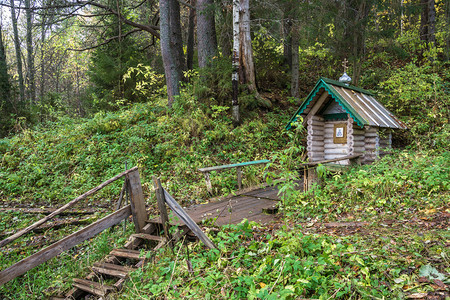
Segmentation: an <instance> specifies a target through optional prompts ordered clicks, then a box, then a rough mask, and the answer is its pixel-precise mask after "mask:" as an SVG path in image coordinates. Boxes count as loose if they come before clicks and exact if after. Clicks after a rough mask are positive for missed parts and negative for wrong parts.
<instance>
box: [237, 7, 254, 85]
mask: <svg viewBox="0 0 450 300" xmlns="http://www.w3.org/2000/svg"><path fill="white" fill-rule="evenodd" d="M240 4H241V7H240V16H239V17H240V18H239V19H240V22H239V25H240V30H239V34H240V51H239V62H240V68H241V69H240V72H239V73H240V75H241V78H240V81H241V83H244V84H247V87H248V89H249V90H250V92H257V88H256V79H255V66H254V64H253V49H252V38H251V34H250V0H240Z"/></svg>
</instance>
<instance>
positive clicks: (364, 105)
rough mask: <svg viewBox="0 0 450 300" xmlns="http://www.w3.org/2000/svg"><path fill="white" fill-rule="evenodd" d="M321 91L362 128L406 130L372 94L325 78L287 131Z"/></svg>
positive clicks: (294, 117)
mask: <svg viewBox="0 0 450 300" xmlns="http://www.w3.org/2000/svg"><path fill="white" fill-rule="evenodd" d="M320 89H324V90H325V91H326V92H328V94H329V95H330V96H331V97H332V98H333V99H334V100H335V101H336V102H337V103H338V104H339V105H340V106H341V107H342V108H343V109H344V110H345V111H346V112H347V113H348V114H349V115H350V116H351V117H352V118H353V120H354V121H355V122H356V123H357V124H358V125H359V126H360V127H363V126H364V125H370V126H378V127H388V128H402V129H406V126H405V125H404V124H403V123H402V122H401V121H399V120H398V119H397V118H396V117H395V116H394V115H393V114H392V113H391V112H389V111H388V110H387V109H386V108H384V107H383V106H382V105H381V104H380V103H378V102H377V101H376V100H375V98H374V97H373V96H374V95H373V94H372V93H371V92H369V91H366V90H364V89H361V88H358V87H355V86H352V85H348V86H347V85H345V84H344V83H342V82H339V81H336V80H331V79H328V78H323V77H322V78H320V79H319V81H318V82H317V83H316V85H315V87H314V89H313V90H312V91H311V92H310V93H309V95H308V97H306V99H305V101H303V103H302V104H301V105H300V107H299V108H298V110H297V111H296V112H295V114H294V115H293V116H292V118H291V120H290V121H289V123H288V124H287V125H286V129H288V130H289V129H290V128H291V124H292V123H293V122H295V121H296V120H297V119H298V117H299V116H300V115H301V114H302V113H303V112H304V111H305V109H306V108H307V106H308V105H309V104H310V103H311V101H313V99H314V98H315V97H316V95H317V93H318V92H319V90H320Z"/></svg>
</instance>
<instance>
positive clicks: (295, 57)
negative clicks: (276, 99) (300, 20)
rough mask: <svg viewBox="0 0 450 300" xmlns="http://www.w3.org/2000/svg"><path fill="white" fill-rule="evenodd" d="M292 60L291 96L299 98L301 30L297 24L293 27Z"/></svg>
mask: <svg viewBox="0 0 450 300" xmlns="http://www.w3.org/2000/svg"><path fill="white" fill-rule="evenodd" d="M291 37H292V51H291V52H292V59H291V96H292V97H294V98H299V96H300V95H299V90H298V89H299V87H298V76H299V73H298V68H299V50H298V48H299V43H298V41H299V28H298V25H297V24H295V25H294V26H292V34H291Z"/></svg>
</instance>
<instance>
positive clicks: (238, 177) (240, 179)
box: [236, 167, 242, 190]
mask: <svg viewBox="0 0 450 300" xmlns="http://www.w3.org/2000/svg"><path fill="white" fill-rule="evenodd" d="M236 172H237V184H238V190H241V189H242V169H241V167H237V168H236Z"/></svg>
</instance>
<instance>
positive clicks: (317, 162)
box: [301, 154, 361, 167]
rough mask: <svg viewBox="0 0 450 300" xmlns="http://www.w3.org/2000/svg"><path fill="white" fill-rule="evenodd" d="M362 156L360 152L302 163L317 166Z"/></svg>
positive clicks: (305, 165)
mask: <svg viewBox="0 0 450 300" xmlns="http://www.w3.org/2000/svg"><path fill="white" fill-rule="evenodd" d="M360 156H361V155H360V154H357V155H347V156H343V157H339V158H335V159H327V160H322V161H313V162H309V163H304V164H301V166H303V167H312V166H317V165H318V164H325V163H330V162H336V161H340V160H346V159H354V158H358V157H360Z"/></svg>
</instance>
